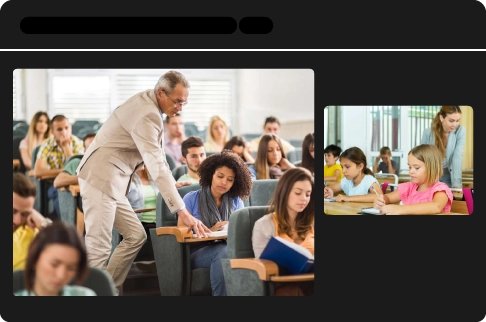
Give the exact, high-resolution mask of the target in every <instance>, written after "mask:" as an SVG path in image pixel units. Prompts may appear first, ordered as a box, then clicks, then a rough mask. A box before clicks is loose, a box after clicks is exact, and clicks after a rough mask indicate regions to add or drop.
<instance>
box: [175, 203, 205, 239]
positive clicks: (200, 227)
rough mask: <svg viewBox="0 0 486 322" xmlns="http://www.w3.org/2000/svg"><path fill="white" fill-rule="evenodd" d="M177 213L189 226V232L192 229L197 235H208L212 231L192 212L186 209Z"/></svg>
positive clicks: (183, 222)
mask: <svg viewBox="0 0 486 322" xmlns="http://www.w3.org/2000/svg"><path fill="white" fill-rule="evenodd" d="M177 215H178V216H179V219H180V221H181V222H182V224H184V225H185V226H188V227H189V228H188V229H187V232H190V231H191V230H192V229H193V230H194V233H195V234H196V235H197V237H208V235H207V234H209V233H210V232H211V230H210V229H209V228H208V227H206V226H205V225H204V224H203V223H202V221H200V220H199V219H196V218H195V217H194V216H193V215H191V213H190V212H189V211H188V210H187V209H186V208H184V209H182V210H180V211H179V212H178V213H177Z"/></svg>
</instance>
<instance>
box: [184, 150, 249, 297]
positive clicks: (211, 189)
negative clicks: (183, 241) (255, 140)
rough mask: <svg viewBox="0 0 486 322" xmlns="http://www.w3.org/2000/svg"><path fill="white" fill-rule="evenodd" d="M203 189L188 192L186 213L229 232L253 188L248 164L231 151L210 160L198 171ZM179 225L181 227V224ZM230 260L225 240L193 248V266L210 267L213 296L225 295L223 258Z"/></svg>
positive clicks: (205, 161) (215, 229)
mask: <svg viewBox="0 0 486 322" xmlns="http://www.w3.org/2000/svg"><path fill="white" fill-rule="evenodd" d="M197 175H198V176H199V184H200V186H201V189H199V190H196V191H191V192H189V193H187V194H186V195H185V196H184V198H183V200H184V204H185V205H186V208H187V210H188V211H189V212H190V213H191V214H192V215H193V216H194V217H196V218H197V219H199V220H201V221H202V222H203V223H204V224H205V225H206V227H209V228H210V229H211V230H212V231H218V230H222V229H227V224H228V220H229V216H230V215H231V214H232V213H233V211H235V210H238V209H241V208H243V207H244V205H243V200H244V199H246V198H248V197H249V196H250V191H251V188H252V186H253V184H252V181H251V174H250V171H249V170H248V167H247V165H246V164H245V162H244V161H243V159H242V158H240V157H239V156H238V154H236V153H234V152H233V151H231V150H223V151H222V152H221V153H217V154H212V155H210V156H209V157H207V158H206V159H205V160H204V161H203V162H202V163H201V165H200V166H199V169H198V170H197ZM181 224H182V223H181V222H178V225H181ZM225 257H227V253H226V241H225V240H215V241H208V242H202V243H196V245H191V255H190V258H191V267H193V268H209V269H210V279H211V288H212V294H213V296H225V295H226V285H225V282H224V276H223V267H222V265H221V258H225Z"/></svg>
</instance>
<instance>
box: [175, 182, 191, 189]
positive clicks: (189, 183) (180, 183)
mask: <svg viewBox="0 0 486 322" xmlns="http://www.w3.org/2000/svg"><path fill="white" fill-rule="evenodd" d="M191 184H192V182H191V181H179V182H176V188H177V189H179V188H180V187H184V186H190V185H191Z"/></svg>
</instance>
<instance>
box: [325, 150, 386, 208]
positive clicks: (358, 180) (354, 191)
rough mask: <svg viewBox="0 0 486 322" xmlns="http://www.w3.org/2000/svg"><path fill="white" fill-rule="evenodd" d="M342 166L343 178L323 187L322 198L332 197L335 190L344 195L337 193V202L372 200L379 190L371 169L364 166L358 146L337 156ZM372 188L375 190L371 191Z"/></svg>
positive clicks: (364, 157) (363, 156) (364, 159)
mask: <svg viewBox="0 0 486 322" xmlns="http://www.w3.org/2000/svg"><path fill="white" fill-rule="evenodd" d="M339 159H340V162H341V166H342V167H343V174H344V178H342V179H341V181H340V182H337V183H335V184H333V185H331V186H329V187H326V188H324V198H332V197H333V196H334V194H335V193H336V192H340V191H343V192H344V193H345V194H346V195H342V194H340V195H337V196H336V197H335V200H336V201H338V202H343V201H354V202H374V201H375V198H376V196H377V194H376V193H375V191H377V192H379V191H381V188H380V185H379V183H378V180H376V178H375V176H374V175H373V171H371V170H370V169H368V168H367V167H366V156H365V154H364V153H363V151H362V150H361V149H360V148H358V147H352V148H349V149H347V150H346V151H344V152H343V153H342V154H341V156H340V157H339ZM373 188H374V189H375V191H373Z"/></svg>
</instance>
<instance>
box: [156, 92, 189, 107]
mask: <svg viewBox="0 0 486 322" xmlns="http://www.w3.org/2000/svg"><path fill="white" fill-rule="evenodd" d="M162 91H163V92H164V93H165V96H167V98H168V99H170V101H171V102H172V103H174V107H177V105H180V106H181V107H182V106H185V105H186V104H187V102H174V101H173V100H172V98H170V96H169V95H168V94H167V92H166V91H165V90H162Z"/></svg>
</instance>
